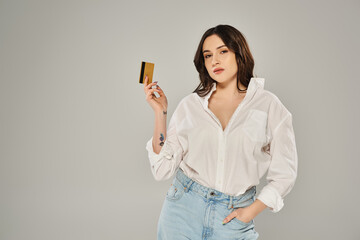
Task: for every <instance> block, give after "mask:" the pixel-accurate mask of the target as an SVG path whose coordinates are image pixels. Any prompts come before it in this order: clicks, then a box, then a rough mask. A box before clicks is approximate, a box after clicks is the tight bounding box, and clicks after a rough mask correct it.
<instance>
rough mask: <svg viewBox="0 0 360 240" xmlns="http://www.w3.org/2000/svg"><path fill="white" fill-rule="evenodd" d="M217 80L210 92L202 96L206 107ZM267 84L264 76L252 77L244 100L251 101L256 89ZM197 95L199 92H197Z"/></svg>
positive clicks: (201, 98) (202, 101)
mask: <svg viewBox="0 0 360 240" xmlns="http://www.w3.org/2000/svg"><path fill="white" fill-rule="evenodd" d="M216 84H217V83H216V82H214V83H213V85H212V88H211V90H210V92H209V93H208V94H207V95H205V96H204V97H200V96H199V98H200V100H201V103H202V105H203V106H204V108H207V106H208V102H209V98H210V96H211V94H212V93H213V92H214V91H215V90H216ZM264 85H265V79H264V78H254V77H253V78H251V79H250V82H249V86H248V89H247V92H246V95H245V98H244V99H243V101H245V100H246V101H249V100H251V99H252V97H253V96H254V94H255V92H256V90H257V89H258V88H261V89H263V88H264ZM196 95H197V94H196Z"/></svg>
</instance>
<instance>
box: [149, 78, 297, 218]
mask: <svg viewBox="0 0 360 240" xmlns="http://www.w3.org/2000/svg"><path fill="white" fill-rule="evenodd" d="M264 82H265V79H264V78H251V80H250V83H249V86H248V89H247V93H246V95H245V97H244V99H243V100H242V101H241V103H240V104H239V105H238V107H237V108H236V110H235V112H234V113H233V115H232V117H231V119H230V120H229V123H228V124H227V126H226V128H225V130H223V128H222V125H221V123H220V121H219V119H218V118H217V117H216V116H215V114H214V113H213V112H212V111H211V110H210V109H209V108H208V100H209V98H210V96H211V94H212V93H213V91H215V90H216V82H215V83H213V87H212V89H211V91H210V92H209V94H207V95H206V96H205V97H200V96H199V95H197V93H191V94H189V95H187V96H185V97H184V98H183V99H182V100H181V101H180V102H179V104H178V105H177V107H176V109H175V111H174V113H173V115H172V117H171V119H170V123H169V126H168V128H167V135H166V139H165V142H164V145H163V146H162V148H161V151H160V152H159V154H156V153H155V152H154V151H153V147H152V139H153V137H151V139H150V140H149V141H148V142H147V143H146V149H147V151H148V156H149V160H150V165H151V171H152V174H153V175H154V178H155V179H156V180H158V181H161V180H167V179H169V178H170V177H172V176H173V175H174V173H175V171H176V170H177V168H178V167H180V168H181V169H182V170H183V171H184V173H185V174H186V175H187V176H188V177H190V178H192V179H193V180H194V181H196V182H198V183H200V184H202V185H204V186H207V187H210V188H214V189H216V190H218V191H221V192H223V193H225V194H228V195H232V196H238V195H240V194H243V193H244V192H245V191H246V190H247V189H249V188H251V187H252V186H254V185H258V184H259V182H260V179H261V178H262V177H263V176H264V174H265V173H266V172H267V176H266V180H267V184H266V185H265V186H264V187H263V188H262V189H261V191H260V193H259V194H258V196H257V199H259V200H261V201H262V202H263V203H264V204H266V205H267V206H268V207H269V208H270V210H271V211H272V212H278V211H279V210H280V209H281V208H282V207H283V205H284V203H283V199H284V197H285V196H286V195H287V194H288V193H289V192H290V191H291V189H292V188H293V186H294V183H295V180H296V177H297V165H298V158H297V150H296V144H295V135H294V130H293V126H292V114H291V113H290V112H289V111H288V109H287V108H286V107H285V106H284V105H283V104H282V103H281V101H280V100H279V98H278V97H277V96H275V94H273V93H272V92H270V91H268V90H265V89H264Z"/></svg>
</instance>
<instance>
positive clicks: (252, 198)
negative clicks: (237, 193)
mask: <svg viewBox="0 0 360 240" xmlns="http://www.w3.org/2000/svg"><path fill="white" fill-rule="evenodd" d="M254 194H255V191H254ZM254 194H253V196H251V197H250V198H248V199H247V200H245V201H244V202H242V203H239V205H240V206H237V207H234V208H232V209H230V211H229V214H230V213H232V212H233V211H235V210H237V209H239V208H245V207H248V206H250V205H251V204H252V203H253V202H254V201H255V195H254ZM232 221H234V222H236V223H238V224H240V225H242V226H244V227H246V226H249V225H251V224H253V223H254V219H251V221H250V222H244V221H241V220H240V219H238V218H236V217H234V218H233V219H232Z"/></svg>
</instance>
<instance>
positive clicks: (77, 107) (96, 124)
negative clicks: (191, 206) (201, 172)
mask: <svg viewBox="0 0 360 240" xmlns="http://www.w3.org/2000/svg"><path fill="white" fill-rule="evenodd" d="M359 10H360V3H359V1H355V0H353V1H351V0H348V1H325V0H324V1H265V0H262V1H209V0H206V1H204V0H202V1H165V0H164V1H131V3H130V1H129V2H125V1H124V2H121V1H115V0H113V1H109V0H104V1H95V0H92V1H80V0H75V1H74V0H72V1H64V0H61V1H60V0H59V1H40V0H34V1H24V0H17V1H15V0H0V79H1V85H0V122H1V124H0V148H1V149H0V160H1V161H0V239H1V240H15V239H16V240H22V239H27V240H32V239H34V240H35V239H36V240H40V239H44V240H48V239H51V240H60V239H61V240H64V239H66V240H68V239H69V240H70V239H76V240H80V239H81V240H82V239H84V240H92V239H96V240H98V239H99V240H100V239H101V240H103V239H106V240H112V239H156V226H157V219H158V217H159V214H160V210H161V207H162V203H163V199H164V197H165V194H166V191H167V189H168V187H169V186H170V183H171V180H167V181H163V182H157V181H155V180H154V178H153V176H152V174H151V171H150V165H149V161H148V158H147V152H146V150H145V144H146V141H148V139H150V137H151V136H152V134H153V130H154V114H153V111H152V109H151V107H150V106H149V105H148V104H147V102H146V100H145V94H144V91H143V85H142V84H139V83H138V80H139V73H140V64H141V61H149V62H154V63H155V73H154V78H155V79H156V80H158V81H159V85H160V86H161V87H162V88H163V90H164V91H165V94H166V95H167V98H168V101H169V108H168V116H169V117H168V122H169V120H170V117H171V115H172V113H173V111H174V109H175V107H176V105H177V104H178V102H179V101H180V100H181V99H182V98H183V97H184V96H186V95H187V94H189V93H191V92H192V91H193V90H194V89H195V87H196V86H197V85H198V83H199V80H198V74H197V72H196V70H195V67H194V65H193V57H194V54H195V50H196V48H197V45H198V43H199V41H200V37H201V36H202V34H203V33H204V32H205V30H207V29H208V28H210V27H213V26H216V25H217V24H230V25H232V26H234V27H236V28H238V29H239V30H240V31H241V32H242V33H243V34H244V35H245V37H246V38H247V40H248V42H249V45H250V48H251V51H252V53H253V56H254V59H255V64H256V65H255V74H256V75H257V76H258V77H264V78H265V88H266V89H268V90H270V91H272V92H273V93H275V94H276V95H277V96H278V97H279V98H280V100H282V102H283V103H284V104H285V105H286V106H287V107H288V109H289V110H290V111H291V112H292V114H293V117H294V122H293V124H294V130H295V134H296V142H297V148H298V156H299V169H298V179H297V182H296V184H295V187H294V188H293V190H292V191H291V192H290V194H289V195H288V196H287V197H286V198H285V206H284V208H283V209H282V210H281V211H280V212H278V213H276V214H274V213H271V212H270V211H269V210H268V209H266V210H265V211H263V212H261V213H260V214H259V215H258V216H257V217H256V219H255V221H256V223H255V226H256V227H255V229H256V230H257V231H258V232H259V234H260V238H259V239H266V240H281V239H284V240H285V239H286V240H287V239H293V240H297V239H299V240H303V239H360V229H359V227H360V226H359V220H358V216H359V214H360V211H359V206H358V204H359V186H358V185H359V183H360V181H359V180H360V179H359V178H360V177H359V174H358V170H359V166H360V163H359V162H360V161H359V160H360V159H359V156H360V151H359V149H360V147H359V134H360V131H359V126H358V123H359V122H360V121H359V120H360V119H359V115H360V114H359V106H358V105H359V102H360V99H359V94H358V92H359V86H360V84H359V80H358V76H357V73H358V71H359V66H360V64H359V54H360V51H359V50H360V47H359V42H360V37H359V36H360V30H359V26H358V24H359V22H360V14H359V13H360V11H359ZM264 181H265V178H263V179H262V184H261V185H259V186H258V190H260V189H261V188H262V187H263V186H264Z"/></svg>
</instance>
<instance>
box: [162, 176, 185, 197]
mask: <svg viewBox="0 0 360 240" xmlns="http://www.w3.org/2000/svg"><path fill="white" fill-rule="evenodd" d="M184 192H185V190H184V186H183V185H182V184H181V183H180V182H179V180H177V178H176V177H175V178H174V180H173V182H172V184H171V185H170V188H169V189H168V191H167V193H166V199H167V200H169V201H173V202H174V201H178V200H180V198H181V197H182V196H183V195H184Z"/></svg>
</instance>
